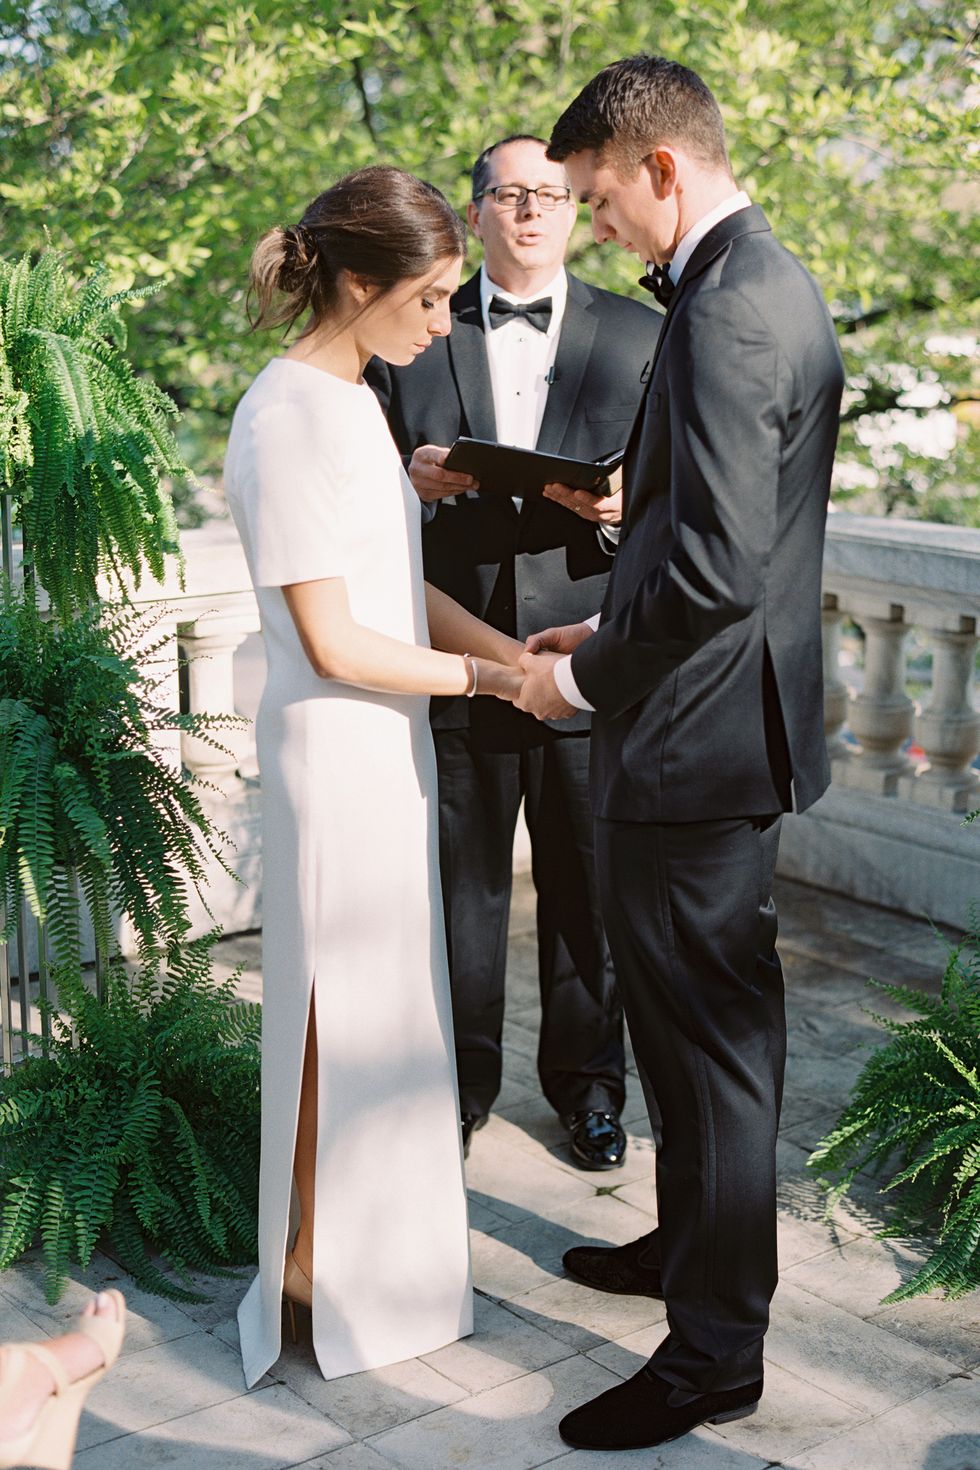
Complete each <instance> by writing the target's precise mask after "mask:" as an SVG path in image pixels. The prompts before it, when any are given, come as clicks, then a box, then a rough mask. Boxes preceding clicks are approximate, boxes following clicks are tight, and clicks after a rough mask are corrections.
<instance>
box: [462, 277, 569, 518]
mask: <svg viewBox="0 0 980 1470" xmlns="http://www.w3.org/2000/svg"><path fill="white" fill-rule="evenodd" d="M494 296H501V297H502V298H503V299H504V301H510V302H512V303H513V304H514V305H515V306H527V305H528V304H529V303H530V302H532V301H540V299H541V297H542V296H550V297H551V321H550V322H549V323H548V330H547V331H546V332H539V331H538V329H537V327H532V325H531V323H530V322H529V321H527V319H526V318H525V317H519V316H514V317H510V318H509V319H508V320H507V321H505V322H503V323H502V324H501V325H500V326H496V327H491V325H490V300H491V298H492V297H494ZM567 298H568V280H567V277H566V275H565V270H564V267H562V269H561V270H560V271H559V272H558V274H557V275H556V276H555V277H554V279H553V280H551V281H549V282H548V284H547V285H546V286H542V287H541V289H540V290H538V291H535V292H534V295H533V296H515V295H514V294H513V292H511V291H504V290H503V289H502V288H501V287H500V286H497V285H495V284H494V282H493V281H492V280H491V279H490V277H489V276H488V275H487V268H486V266H485V265H483V266H481V267H480V307H481V310H482V312H483V333H484V337H485V338H486V344H487V362H488V364H489V367H490V387H491V389H492V392H493V413H494V418H495V420H496V423H497V439H498V441H499V442H500V443H501V444H516V445H517V447H518V448H519V449H533V448H534V446H535V444H536V443H537V442H538V434H539V432H540V430H541V420H542V419H543V418H544V408H545V404H546V403H547V401H548V389H549V387H550V386H551V385H550V383H549V380H548V375H549V373H550V372H551V369H552V368H553V367H554V365H555V355H556V353H557V351H558V337H559V334H560V332H561V323H562V317H563V316H564V315H565V302H566V300H567ZM514 498H515V500H516V502H517V505H518V507H519V506H520V503H521V502H520V500H519V498H518V497H517V496H515V497H514Z"/></svg>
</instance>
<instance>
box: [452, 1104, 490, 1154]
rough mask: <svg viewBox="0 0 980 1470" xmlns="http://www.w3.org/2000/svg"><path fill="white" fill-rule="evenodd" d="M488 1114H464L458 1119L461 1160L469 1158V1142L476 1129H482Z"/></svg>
mask: <svg viewBox="0 0 980 1470" xmlns="http://www.w3.org/2000/svg"><path fill="white" fill-rule="evenodd" d="M489 1116H490V1115H489V1113H464V1114H463V1116H462V1117H461V1118H460V1120H459V1121H460V1124H461V1125H462V1129H463V1158H464V1159H468V1158H469V1156H470V1140H471V1139H472V1137H473V1134H474V1133H475V1132H476V1131H477V1129H478V1128H482V1127H483V1125H484V1123H485V1122H486V1121H487V1118H488V1117H489Z"/></svg>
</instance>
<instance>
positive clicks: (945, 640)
mask: <svg viewBox="0 0 980 1470" xmlns="http://www.w3.org/2000/svg"><path fill="white" fill-rule="evenodd" d="M823 588H824V591H823V602H824V606H823V622H824V679H825V693H824V719H825V728H826V732H827V741H828V748H829V751H830V755H831V764H832V772H833V781H832V785H831V788H830V791H829V792H828V793H827V795H826V796H825V797H824V798H823V799H822V800H821V801H820V802H818V803H817V805H816V806H815V807H814V808H813V809H812V811H811V812H809V813H807V814H805V815H804V816H803V817H791V818H789V819H787V822H786V823H785V831H784V836H783V841H782V844H781V856H780V870H781V871H782V872H785V873H787V874H789V875H791V876H794V877H798V878H801V879H803V880H805V881H808V882H811V883H813V884H815V885H817V886H819V887H823V888H830V889H834V890H836V891H839V892H846V893H851V894H853V895H854V896H855V897H859V898H865V899H869V900H871V901H873V902H877V903H883V904H886V905H887V906H889V907H892V908H900V909H904V910H906V911H907V912H910V913H923V914H925V915H928V917H930V918H932V919H934V920H944V921H946V922H948V923H953V924H958V925H963V924H964V923H965V922H966V918H967V913H968V908H969V905H970V903H971V902H972V901H974V900H977V901H980V825H978V826H977V827H972V828H969V827H964V826H963V816H964V814H966V813H967V812H969V811H971V810H973V809H974V808H976V807H978V806H980V775H978V772H977V770H976V769H975V766H974V762H975V761H976V758H977V753H978V749H980V710H978V709H977V704H976V696H975V692H974V675H975V667H976V659H977V648H978V644H980V531H976V530H969V529H967V528H963V527H954V526H938V525H928V524H925V523H923V522H917V521H894V520H873V519H870V518H864V517H858V516H849V515H841V514H837V515H832V516H831V517H830V521H829V524H828V530H827V547H826V553H825V556H824V577H823ZM848 625H849V626H850V627H851V628H856V630H857V633H858V635H859V636H860V641H861V643H862V644H863V653H864V657H863V667H861V668H857V667H855V666H853V665H852V667H851V668H850V669H849V670H848V669H846V668H845V667H844V665H843V663H842V632H843V630H844V628H845V626H848ZM913 633H914V636H915V639H916V641H917V642H918V643H920V644H921V645H923V646H924V652H925V654H926V657H927V658H929V657H930V656H931V670H930V669H928V668H919V667H918V666H917V664H918V661H917V663H916V665H913V666H911V667H910V664H909V657H908V651H909V644H910V640H911V637H912V635H913ZM851 641H852V642H853V641H854V635H853V634H852V637H851ZM848 674H849V675H850V677H849V678H848ZM919 684H924V685H925V692H924V693H920V694H919V697H918V698H913V694H912V692H910V686H911V688H912V690H913V691H914V690H915V688H916V686H917V685H919ZM910 742H911V743H910ZM920 752H921V753H920Z"/></svg>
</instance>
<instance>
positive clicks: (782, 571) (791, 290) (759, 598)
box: [572, 206, 843, 822]
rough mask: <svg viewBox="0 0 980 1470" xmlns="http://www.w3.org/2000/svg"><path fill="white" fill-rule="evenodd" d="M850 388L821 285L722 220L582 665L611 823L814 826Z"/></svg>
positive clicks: (641, 453)
mask: <svg viewBox="0 0 980 1470" xmlns="http://www.w3.org/2000/svg"><path fill="white" fill-rule="evenodd" d="M719 341H721V342H725V343H726V344H727V348H728V350H726V352H725V353H724V358H723V361H724V364H725V366H724V367H722V365H721V361H720V360H719V359H718V358H717V357H716V354H715V353H714V352H713V351H712V344H713V343H716V342H719ZM732 344H734V345H735V347H736V351H735V354H734V358H735V361H737V364H738V372H737V376H736V377H734V378H733V377H732V374H731V371H730V369H731V363H732V361H733V353H732V351H731V346H732ZM716 364H717V366H716ZM842 386H843V368H842V364H841V358H840V352H839V350H838V347H837V339H836V336H835V333H834V328H833V324H832V322H831V319H830V314H829V312H828V310H827V307H826V305H825V303H824V301H823V298H822V296H821V295H820V292H819V289H818V288H817V286H816V284H815V282H814V281H813V280H812V278H811V277H810V276H809V275H808V274H807V273H806V271H805V270H804V269H803V267H802V266H801V265H800V263H799V261H797V260H796V258H795V257H794V256H793V255H791V254H790V253H789V252H788V251H787V250H785V249H784V248H783V247H782V246H781V245H779V244H778V243H777V241H776V240H775V239H774V238H773V236H772V234H771V232H770V229H769V225H768V223H767V221H766V217H765V215H764V214H763V212H762V210H761V209H759V208H757V207H755V206H753V207H751V208H749V209H745V210H741V211H739V212H738V213H736V214H733V215H730V216H729V217H728V218H727V219H725V220H722V221H721V223H720V224H718V225H716V226H715V227H714V229H712V230H710V231H709V232H708V234H707V235H706V236H705V237H704V239H703V240H701V241H700V242H699V244H698V245H697V246H696V247H695V250H694V253H693V254H692V256H691V259H690V261H689V262H688V265H687V269H686V271H685V272H684V275H683V277H682V280H681V283H680V287H679V289H677V290H676V291H675V293H674V296H673V298H672V300H671V302H670V307H669V309H668V311H667V315H666V318H665V320H664V325H663V329H662V331H661V334H660V342H659V345H658V350H657V353H656V357H655V363H654V368H653V372H652V376H651V379H650V383H649V387H648V389H647V391H646V395H645V399H644V402H643V405H642V407H641V410H640V413H639V416H638V418H637V422H636V425H635V427H634V429H633V433H632V435H631V437H630V442H629V446H628V452H627V457H626V464H625V470H624V484H625V488H626V510H625V515H624V526H625V534H624V536H623V539H622V541H621V543H620V549H619V551H618V553H617V556H616V561H615V566H614V569H613V574H612V577H611V578H610V582H609V588H608V592H607V596H606V602H605V606H604V609H603V618H602V625H601V626H600V628H599V629H598V631H597V632H596V633H595V635H594V636H593V637H591V638H589V639H588V640H587V641H586V642H585V643H583V644H582V645H581V646H580V647H579V648H578V649H576V651H575V653H574V654H573V655H572V671H573V673H574V675H575V679H576V683H577V684H578V686H579V688H580V689H581V691H582V693H583V694H584V695H585V697H586V698H587V699H588V700H589V701H590V703H592V704H593V705H594V706H595V708H596V710H597V711H598V714H597V716H595V717H594V718H593V733H592V783H591V784H592V792H593V809H594V811H595V812H596V814H597V815H598V816H600V817H604V818H609V819H612V820H619V821H631V822H637V821H640V822H696V821H708V820H717V819H719V818H725V817H743V816H759V815H762V814H765V813H775V812H779V811H783V810H788V809H790V808H791V807H795V809H796V810H797V811H803V810H804V809H805V808H806V807H808V806H810V805H811V804H812V803H813V802H814V801H815V800H816V799H817V797H819V796H820V795H821V793H822V792H823V791H824V790H825V788H826V786H827V783H828V780H829V770H828V762H827V751H826V741H825V739H824V724H823V682H822V668H821V639H820V577H821V563H822V552H823V541H824V526H825V520H826V512H827V500H828V495H829V489H830V474H831V467H832V464H833V457H834V446H835V443H836V438H837V424H838V409H839V404H840V398H841V390H842ZM715 446H723V453H722V454H720V455H718V456H717V457H716V455H715V452H714V449H715Z"/></svg>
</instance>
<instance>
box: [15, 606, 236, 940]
mask: <svg viewBox="0 0 980 1470" xmlns="http://www.w3.org/2000/svg"><path fill="white" fill-rule="evenodd" d="M159 617H160V615H159V614H146V613H137V612H134V611H133V610H132V609H130V608H122V607H116V608H101V609H98V608H94V607H92V608H89V609H87V610H86V611H85V612H83V613H82V614H80V615H79V616H78V617H77V618H76V619H75V620H74V621H73V622H71V623H68V624H67V625H65V626H63V627H62V626H59V625H58V624H57V623H55V622H52V621H48V620H45V619H43V618H42V617H41V616H40V615H39V613H38V612H37V610H36V609H35V607H34V603H33V600H32V598H31V597H30V596H25V595H21V594H18V593H17V592H15V591H14V590H13V589H12V588H11V587H10V586H9V584H6V583H3V584H2V585H0V902H2V903H3V904H4V905H5V906H6V914H7V928H6V930H5V931H4V933H3V935H2V938H4V939H6V938H9V937H10V935H11V934H12V932H13V929H14V925H15V923H16V917H17V914H18V912H19V910H20V903H21V899H22V897H26V898H27V901H28V903H29V905H30V907H31V909H32V911H33V912H34V914H35V915H36V917H37V918H38V920H39V921H40V922H41V923H42V924H44V925H46V926H47V932H48V935H49V937H50V941H51V945H52V949H53V953H54V955H55V958H56V959H57V960H59V961H61V962H62V963H67V962H68V961H69V960H72V959H74V960H75V961H76V962H77V956H78V953H79V945H80V934H79V900H78V887H79V886H80V889H81V892H82V894H84V897H85V899H86V900H87V903H88V907H89V911H90V913H91V917H92V921H93V924H94V926H95V935H96V940H97V943H98V944H99V947H100V950H101V951H102V952H107V951H108V949H109V943H110V930H111V920H112V911H113V909H114V908H118V909H119V910H121V911H122V912H123V913H124V914H126V915H127V916H128V917H129V919H130V920H131V921H132V924H133V927H134V929H135V932H136V935H137V937H138V942H139V945H140V947H141V949H142V950H143V951H144V952H149V951H150V950H152V949H153V948H155V947H160V946H165V945H167V944H168V943H171V942H173V941H174V940H175V939H176V938H178V937H179V936H180V935H181V934H182V933H183V932H184V930H185V929H186V927H187V924H188V897H189V886H188V885H189V884H190V885H194V886H195V887H197V888H198V891H200V885H201V883H202V882H203V881H204V880H205V878H206V865H207V862H208V859H209V858H214V859H216V860H217V861H218V862H220V863H221V864H222V866H224V867H225V870H226V871H230V869H228V867H227V864H226V863H225V860H224V858H223V856H222V852H221V841H222V834H221V833H219V832H218V831H216V829H215V828H214V826H213V825H212V823H211V820H210V818H209V817H208V815H207V813H206V812H205V810H204V807H203V806H202V803H201V799H200V796H199V795H198V792H197V790H196V789H195V786H194V785H193V784H191V782H190V781H189V780H188V779H187V778H186V777H184V776H182V775H181V772H180V771H179V769H177V770H175V769H173V768H172V767H171V765H170V763H169V762H168V760H167V759H166V757H165V755H164V753H163V752H162V751H161V750H160V749H159V747H158V745H157V744H156V741H157V740H158V738H159V736H160V734H161V732H166V731H180V730H190V731H192V732H193V733H194V734H195V735H198V736H200V737H201V738H203V739H206V740H209V741H211V742H212V743H216V741H215V737H214V730H215V729H216V728H217V727H220V726H221V725H228V724H232V723H237V721H236V719H235V717H234V716H230V717H221V716H215V715H189V714H179V713H177V712H176V711H174V710H172V709H170V708H169V707H167V705H166V704H165V703H162V702H161V703H158V702H157V699H156V695H157V686H158V684H159V683H162V682H163V679H164V677H165V675H164V674H161V675H160V677H159V678H158V679H156V680H154V678H153V675H152V667H153V659H154V656H155V654H157V653H159V652H160V651H161V649H162V648H163V647H164V645H165V644H167V643H168V641H169V640H167V639H165V638H159V639H158V640H157V641H156V643H154V641H153V639H152V631H153V627H154V623H155V621H158V620H159ZM137 659H138V660H139V662H137Z"/></svg>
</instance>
